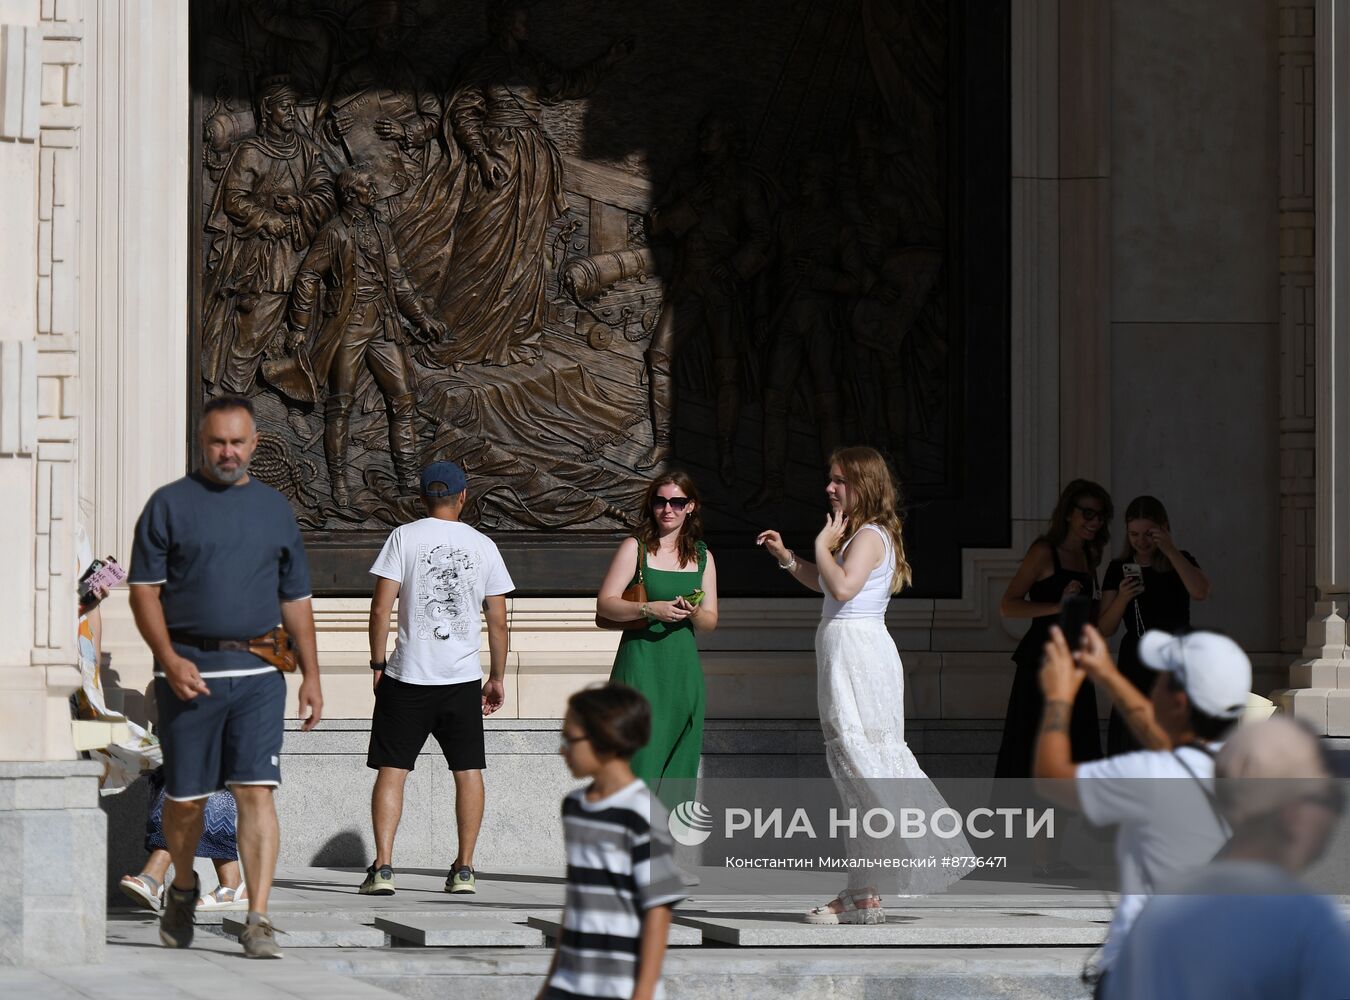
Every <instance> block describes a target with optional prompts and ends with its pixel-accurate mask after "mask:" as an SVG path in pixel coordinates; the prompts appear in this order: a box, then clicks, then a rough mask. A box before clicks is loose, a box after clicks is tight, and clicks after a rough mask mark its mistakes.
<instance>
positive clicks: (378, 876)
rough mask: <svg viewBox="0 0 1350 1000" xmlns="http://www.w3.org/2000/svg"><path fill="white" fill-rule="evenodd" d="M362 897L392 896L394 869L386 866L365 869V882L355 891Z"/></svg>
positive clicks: (372, 866)
mask: <svg viewBox="0 0 1350 1000" xmlns="http://www.w3.org/2000/svg"><path fill="white" fill-rule="evenodd" d="M356 891H357V892H359V893H360V894H361V895H363V896H392V895H393V894H394V869H392V868H390V867H389V866H388V865H380V867H378V868H376V867H375V866H374V865H371V866H370V867H369V868H367V869H366V878H365V881H364V882H362V883H361V888H359V889H357V890H356Z"/></svg>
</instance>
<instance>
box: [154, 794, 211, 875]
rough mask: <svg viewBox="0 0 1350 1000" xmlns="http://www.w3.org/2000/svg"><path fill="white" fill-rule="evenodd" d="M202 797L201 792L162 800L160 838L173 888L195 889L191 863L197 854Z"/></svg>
mask: <svg viewBox="0 0 1350 1000" xmlns="http://www.w3.org/2000/svg"><path fill="white" fill-rule="evenodd" d="M206 799H207V796H205V795H203V796H202V797H201V798H197V799H188V800H186V801H178V800H176V799H168V800H166V801H165V803H164V839H165V841H167V842H168V845H169V857H170V859H171V860H172V862H173V888H175V889H178V890H180V891H182V892H189V891H192V892H195V891H196V887H197V880H196V876H195V875H194V874H193V870H192V865H193V861H194V860H195V859H196V857H197V843H198V841H200V840H201V839H202V817H203V816H205V815H206Z"/></svg>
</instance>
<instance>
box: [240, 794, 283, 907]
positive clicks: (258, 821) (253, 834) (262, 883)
mask: <svg viewBox="0 0 1350 1000" xmlns="http://www.w3.org/2000/svg"><path fill="white" fill-rule="evenodd" d="M230 791H232V792H234V800H235V802H237V803H238V804H239V858H240V860H242V861H243V863H244V870H245V871H246V872H248V882H249V886H248V910H249V912H250V913H259V914H263V915H266V913H267V900H268V897H269V896H270V895H271V892H272V877H273V876H274V875H275V874H276V869H277V852H278V850H279V849H280V846H281V827H280V826H279V825H278V823H277V807H276V799H275V798H274V796H273V786H271V785H243V784H234V785H231V786H230Z"/></svg>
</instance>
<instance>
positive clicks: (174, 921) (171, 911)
mask: <svg viewBox="0 0 1350 1000" xmlns="http://www.w3.org/2000/svg"><path fill="white" fill-rule="evenodd" d="M201 894H202V887H201V881H200V880H199V879H198V878H197V876H196V874H195V873H194V874H193V876H192V888H191V889H186V890H184V889H175V888H174V887H173V884H172V883H170V884H169V885H166V886H165V887H164V912H163V913H161V914H160V915H159V940H160V943H161V944H163V945H164V947H166V948H186V947H187V946H188V945H190V944H192V933H193V927H192V921H193V918H194V916H195V915H196V913H197V900H198V898H200V896H201Z"/></svg>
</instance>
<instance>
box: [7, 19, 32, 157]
mask: <svg viewBox="0 0 1350 1000" xmlns="http://www.w3.org/2000/svg"><path fill="white" fill-rule="evenodd" d="M40 42H41V34H40V33H39V31H38V30H37V29H36V28H32V27H24V26H21V25H16V24H0V139H9V140H12V141H14V140H16V141H19V142H32V141H33V140H35V139H36V138H37V136H38V106H39V97H40V95H41V92H42V57H41V53H40Z"/></svg>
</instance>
